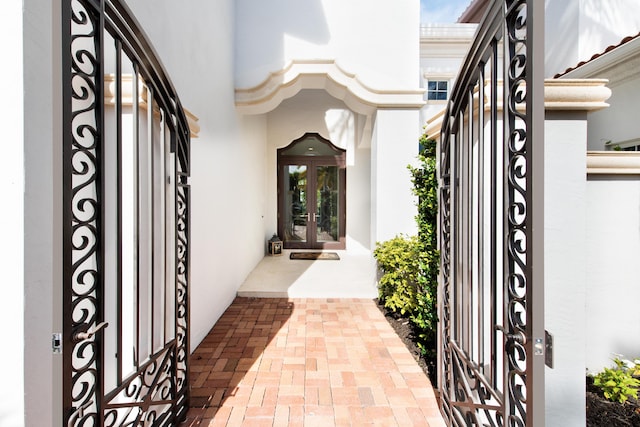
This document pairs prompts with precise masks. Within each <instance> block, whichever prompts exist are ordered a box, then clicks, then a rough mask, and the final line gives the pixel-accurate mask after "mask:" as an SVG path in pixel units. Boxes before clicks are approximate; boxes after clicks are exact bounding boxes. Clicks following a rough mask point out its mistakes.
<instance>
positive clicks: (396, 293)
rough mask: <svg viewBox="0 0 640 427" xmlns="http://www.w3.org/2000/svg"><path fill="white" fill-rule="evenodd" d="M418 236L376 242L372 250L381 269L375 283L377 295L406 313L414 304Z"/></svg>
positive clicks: (391, 307) (416, 281) (386, 304)
mask: <svg viewBox="0 0 640 427" xmlns="http://www.w3.org/2000/svg"><path fill="white" fill-rule="evenodd" d="M418 248H419V246H418V238H417V237H415V236H414V237H406V236H403V235H400V236H396V237H394V238H393V239H391V240H387V241H386V242H383V243H377V244H376V249H375V250H374V251H373V255H374V256H375V258H376V260H377V262H378V268H379V269H380V270H381V271H382V273H383V274H382V277H380V280H379V282H378V297H379V298H380V300H381V301H382V302H383V303H384V306H385V307H387V308H389V309H391V310H392V311H394V312H397V313H400V314H402V315H406V314H407V313H412V312H413V311H414V309H415V307H416V304H417V301H416V294H417V292H418V275H419V261H418V255H419V253H418Z"/></svg>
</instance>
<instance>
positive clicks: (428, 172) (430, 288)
mask: <svg viewBox="0 0 640 427" xmlns="http://www.w3.org/2000/svg"><path fill="white" fill-rule="evenodd" d="M420 147H421V152H420V155H419V156H418V160H419V161H420V165H419V167H412V166H409V171H410V172H411V182H412V183H413V194H415V195H416V196H417V198H418V214H417V215H416V222H417V225H418V240H419V253H420V255H419V256H418V260H419V264H420V275H419V280H418V285H419V287H418V296H417V298H416V300H417V301H416V308H415V310H414V311H413V312H412V313H411V317H410V319H411V322H412V323H413V325H414V330H415V335H416V338H417V344H418V346H419V347H420V349H421V350H422V353H423V354H424V355H428V356H429V358H431V359H435V341H436V333H437V322H438V308H437V295H438V269H439V266H440V252H439V251H438V235H437V233H438V175H437V169H436V142H435V141H434V140H432V139H429V138H428V136H427V135H426V134H423V135H422V136H421V138H420ZM429 351H430V352H431V354H430V355H429V354H428V353H429Z"/></svg>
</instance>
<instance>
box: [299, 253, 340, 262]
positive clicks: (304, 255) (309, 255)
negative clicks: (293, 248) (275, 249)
mask: <svg viewBox="0 0 640 427" xmlns="http://www.w3.org/2000/svg"><path fill="white" fill-rule="evenodd" d="M289 259H307V260H309V259H310V260H316V259H331V260H339V259H340V257H339V256H338V254H337V253H335V252H291V254H290V255H289Z"/></svg>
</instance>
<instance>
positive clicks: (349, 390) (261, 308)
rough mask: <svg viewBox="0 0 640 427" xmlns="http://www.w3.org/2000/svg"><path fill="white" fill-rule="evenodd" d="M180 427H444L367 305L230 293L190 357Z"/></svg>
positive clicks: (420, 376) (427, 390) (414, 372)
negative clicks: (226, 305) (232, 295)
mask: <svg viewBox="0 0 640 427" xmlns="http://www.w3.org/2000/svg"><path fill="white" fill-rule="evenodd" d="M191 384H192V389H191V406H192V408H191V409H190V410H189V412H188V415H187V420H186V421H185V422H184V423H183V424H182V425H181V427H187V426H189V427H194V426H247V427H248V426H273V427H275V426H305V427H309V426H319V427H329V426H384V427H389V426H430V427H438V426H443V425H444V423H443V422H442V418H441V417H440V414H439V412H438V408H437V403H436V399H435V397H434V392H433V389H432V387H431V384H430V382H429V379H428V378H427V377H426V376H425V375H424V373H423V372H422V370H421V368H420V367H419V366H418V365H417V364H416V362H415V361H414V360H413V358H412V356H411V354H410V353H409V352H408V350H407V349H406V347H405V346H404V344H403V343H402V341H401V340H400V339H399V338H398V336H397V335H396V333H395V332H394V331H393V329H392V328H391V326H390V325H389V324H388V323H387V321H386V320H385V318H384V316H383V315H382V313H380V311H379V310H378V308H377V307H376V305H375V303H374V302H373V301H371V300H359V299H290V300H288V299H267V298H265V299H256V298H237V299H236V300H235V301H234V302H233V304H232V305H231V306H230V307H229V308H228V309H227V311H226V312H225V313H224V315H223V316H222V317H221V318H220V320H219V321H218V322H217V323H216V325H215V327H214V328H213V329H212V330H211V332H210V333H209V335H208V336H207V337H206V338H205V340H204V341H203V342H202V343H201V344H200V346H198V348H197V349H196V351H195V352H194V354H193V355H192V356H191Z"/></svg>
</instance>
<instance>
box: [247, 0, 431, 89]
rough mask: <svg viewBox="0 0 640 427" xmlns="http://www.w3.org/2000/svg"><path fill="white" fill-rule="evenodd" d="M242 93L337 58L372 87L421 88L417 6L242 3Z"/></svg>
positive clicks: (408, 0) (319, 0) (410, 0)
mask: <svg viewBox="0 0 640 427" xmlns="http://www.w3.org/2000/svg"><path fill="white" fill-rule="evenodd" d="M236 13H237V15H236V20H237V23H238V24H237V25H236V43H237V51H236V61H235V63H236V73H237V74H236V86H237V87H240V88H247V87H253V86H255V85H257V84H259V83H261V82H262V81H263V80H264V79H266V78H267V76H268V74H269V73H270V72H275V71H278V70H280V69H282V68H283V67H284V65H285V64H287V63H288V62H289V61H291V60H292V59H335V60H336V61H337V62H338V64H340V65H341V66H342V67H343V68H344V69H345V70H346V71H347V72H349V73H354V74H356V75H357V76H358V77H359V78H360V79H361V81H362V82H363V83H364V84H365V85H367V86H369V87H372V88H388V87H391V88H394V89H400V88H409V89H413V88H415V87H417V86H418V77H419V71H418V63H417V61H416V59H417V54H418V43H419V26H420V5H419V1H418V0H397V1H393V2H389V1H385V0H368V1H365V0H351V1H348V2H345V1H342V0H308V1H305V2H300V1H296V0H284V1H260V2H257V1H254V0H238V1H236Z"/></svg>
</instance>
